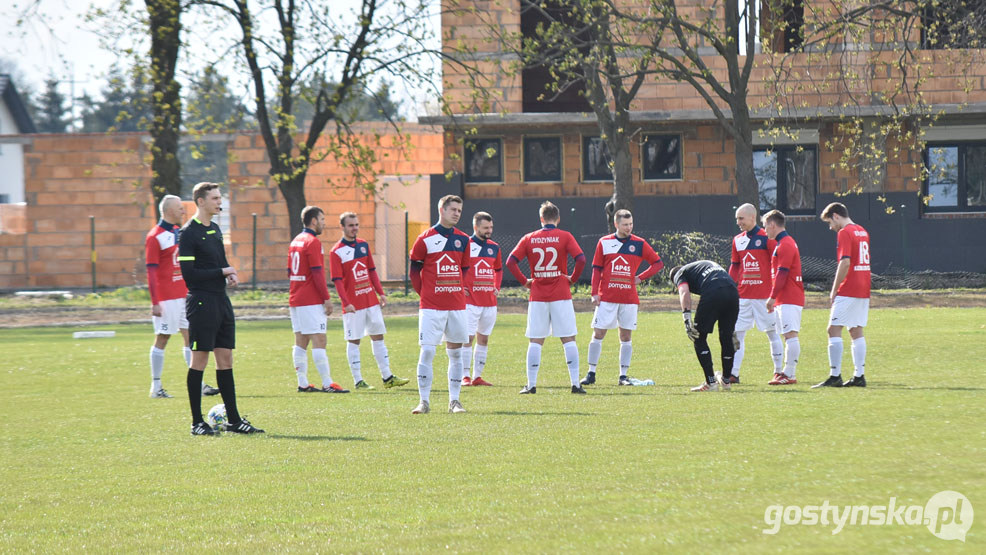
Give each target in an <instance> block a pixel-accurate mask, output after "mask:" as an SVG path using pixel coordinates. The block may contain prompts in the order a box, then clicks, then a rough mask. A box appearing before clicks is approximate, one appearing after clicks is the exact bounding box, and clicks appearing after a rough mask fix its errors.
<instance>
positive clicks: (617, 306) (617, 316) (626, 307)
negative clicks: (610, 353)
mask: <svg viewBox="0 0 986 555" xmlns="http://www.w3.org/2000/svg"><path fill="white" fill-rule="evenodd" d="M637 306H638V305H635V304H625V303H608V302H606V301H600V302H599V306H597V307H596V311H595V312H594V313H593V314H592V328H593V329H597V330H613V329H616V328H617V327H618V328H620V329H624V330H635V329H637Z"/></svg>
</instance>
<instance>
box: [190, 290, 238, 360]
mask: <svg viewBox="0 0 986 555" xmlns="http://www.w3.org/2000/svg"><path fill="white" fill-rule="evenodd" d="M185 314H186V317H187V318H188V342H189V343H190V344H191V345H192V350H193V351H211V350H213V349H233V348H235V347H236V321H235V320H234V319H233V304H232V303H230V302H229V297H227V296H226V295H225V294H224V293H223V294H218V295H216V294H209V293H192V292H189V294H188V297H187V298H186V299H185Z"/></svg>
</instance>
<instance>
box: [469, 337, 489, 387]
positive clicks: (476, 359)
mask: <svg viewBox="0 0 986 555" xmlns="http://www.w3.org/2000/svg"><path fill="white" fill-rule="evenodd" d="M488 348H489V346H488V345H476V354H475V355H473V358H472V364H473V368H472V379H474V380H475V379H476V378H478V377H480V376H482V375H483V368H485V367H486V350H487V349H488Z"/></svg>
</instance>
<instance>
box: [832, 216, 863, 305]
mask: <svg viewBox="0 0 986 555" xmlns="http://www.w3.org/2000/svg"><path fill="white" fill-rule="evenodd" d="M836 257H837V258H838V259H839V260H840V261H841V260H842V259H843V258H848V259H849V273H848V274H846V280H845V281H843V282H842V285H839V289H838V291H836V293H835V294H836V295H839V296H842V297H857V298H860V299H868V298H870V234H869V233H867V232H866V230H865V229H863V226H861V225H857V224H849V225H847V226H846V227H844V228H842V229H840V230H839V246H838V248H837V253H836Z"/></svg>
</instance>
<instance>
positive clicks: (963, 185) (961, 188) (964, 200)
mask: <svg viewBox="0 0 986 555" xmlns="http://www.w3.org/2000/svg"><path fill="white" fill-rule="evenodd" d="M970 146H972V147H980V148H986V139H984V140H978V141H976V140H972V141H933V142H928V143H926V144H925V147H924V150H923V152H922V153H921V161H922V162H923V163H924V167H925V169H926V170H927V172H926V173H925V176H924V179H923V180H922V181H921V195H922V196H925V197H926V196H928V188H929V187H930V186H931V183H930V182H929V179H930V177H931V173H930V172H931V168H930V167H929V156H930V155H931V149H933V148H955V149H957V150H958V153H957V157H958V160H957V168H956V192H955V195H956V204H955V205H954V206H931V205H930V204H925V203H923V202H922V203H921V211H922V212H923V213H946V214H947V213H950V212H986V206H969V185H968V182H967V177H968V175H967V172H966V161H965V158H966V156H965V149H966V148H968V147H970Z"/></svg>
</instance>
